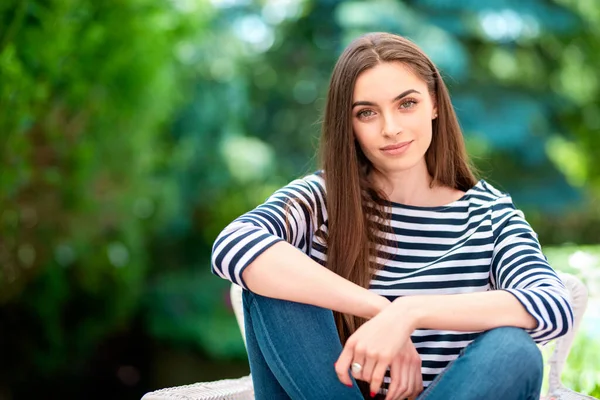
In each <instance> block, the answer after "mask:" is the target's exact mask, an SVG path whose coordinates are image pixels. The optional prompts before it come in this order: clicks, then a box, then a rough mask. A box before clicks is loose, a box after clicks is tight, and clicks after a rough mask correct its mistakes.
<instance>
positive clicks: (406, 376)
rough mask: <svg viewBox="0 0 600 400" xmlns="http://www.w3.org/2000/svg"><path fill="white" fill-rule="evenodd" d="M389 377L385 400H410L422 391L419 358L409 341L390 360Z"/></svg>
mask: <svg viewBox="0 0 600 400" xmlns="http://www.w3.org/2000/svg"><path fill="white" fill-rule="evenodd" d="M390 377H391V382H390V385H389V388H388V393H387V395H386V397H385V399H386V400H396V399H400V400H403V399H406V398H408V399H409V400H412V399H416V398H417V396H418V395H419V394H420V393H421V392H422V391H423V376H422V375H421V357H420V356H419V353H418V352H417V349H416V348H415V345H414V344H413V342H412V341H411V340H408V341H407V342H406V344H405V345H404V348H403V349H402V350H401V351H400V352H399V353H398V355H397V356H396V357H395V358H394V359H393V360H392V364H391V365H390Z"/></svg>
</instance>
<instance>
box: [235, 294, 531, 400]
mask: <svg viewBox="0 0 600 400" xmlns="http://www.w3.org/2000/svg"><path fill="white" fill-rule="evenodd" d="M243 301H244V323H245V329H246V344H247V347H248V357H249V361H250V370H251V373H252V381H253V384H254V391H255V396H256V400H266V399H269V400H278V399H293V400H321V399H322V400H329V399H350V400H359V399H363V395H362V394H361V392H360V390H359V388H358V386H357V384H356V382H354V381H353V382H354V386H353V387H352V388H349V387H346V386H345V385H344V384H342V383H341V382H340V381H339V380H338V378H337V375H336V373H335V370H334V366H333V363H334V362H335V361H336V360H337V358H338V357H339V355H340V353H341V351H342V345H341V343H340V340H339V337H338V334H337V330H336V328H335V323H334V320H333V313H332V311H331V310H327V309H324V308H320V307H316V306H311V305H306V304H300V303H294V302H290V301H284V300H277V299H272V298H268V297H264V296H260V295H257V294H254V293H251V292H249V291H247V290H244V293H243ZM542 375H543V364H542V356H541V353H540V351H539V350H538V348H537V346H536V345H535V343H534V342H533V340H532V339H531V338H530V336H529V335H528V334H527V333H526V332H525V331H524V330H522V329H519V328H513V327H503V328H496V329H492V330H490V331H488V332H485V333H484V334H482V335H480V336H479V337H478V338H477V339H476V340H475V341H473V342H472V343H471V344H470V345H469V346H467V347H466V348H465V349H463V351H462V352H461V355H460V356H459V358H457V359H456V360H455V361H453V362H452V363H451V364H450V365H449V366H448V367H447V368H446V369H445V370H444V372H443V373H442V374H440V375H438V377H437V378H436V379H435V380H434V381H433V382H432V383H431V384H430V385H429V387H428V388H427V390H426V391H424V392H423V393H421V395H420V396H419V398H418V400H442V399H443V400H453V399H460V400H471V399H473V400H475V399H486V400H495V399H498V400H499V399H503V400H504V399H510V400H513V399H514V400H534V399H536V400H537V399H539V397H540V388H541V384H542Z"/></svg>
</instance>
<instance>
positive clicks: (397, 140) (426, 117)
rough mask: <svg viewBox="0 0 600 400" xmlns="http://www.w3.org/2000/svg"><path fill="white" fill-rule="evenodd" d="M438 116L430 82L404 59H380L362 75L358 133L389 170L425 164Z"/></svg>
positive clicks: (375, 160)
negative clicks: (406, 63) (412, 69)
mask: <svg viewBox="0 0 600 400" xmlns="http://www.w3.org/2000/svg"><path fill="white" fill-rule="evenodd" d="M436 115H437V110H436V107H435V105H434V104H433V100H432V96H431V95H430V93H429V92H428V90H427V84H426V83H425V82H424V81H423V80H421V79H420V78H419V77H417V76H416V75H415V74H413V73H412V72H411V71H410V70H409V69H408V68H407V67H405V66H404V65H403V64H401V63H399V62H386V63H381V64H377V65H376V66H375V67H373V68H371V69H368V70H366V71H364V72H362V73H361V74H360V75H359V76H358V79H357V80H356V84H355V86H354V96H353V99H352V127H353V129H354V135H355V137H356V139H357V141H358V143H359V145H360V147H361V149H362V151H363V153H364V154H365V156H366V157H367V158H368V159H369V161H371V163H372V164H373V166H374V167H375V168H376V169H377V170H378V171H379V172H381V173H383V174H386V175H389V174H393V173H397V172H402V171H406V170H409V169H411V168H413V167H415V166H417V165H418V164H420V163H423V164H424V163H425V157H424V156H425V152H426V151H427V149H428V148H429V145H430V143H431V132H432V119H434V118H435V116H436Z"/></svg>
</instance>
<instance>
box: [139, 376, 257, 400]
mask: <svg viewBox="0 0 600 400" xmlns="http://www.w3.org/2000/svg"><path fill="white" fill-rule="evenodd" d="M142 400H254V389H253V388H252V379H251V378H250V376H245V377H243V378H239V379H223V380H220V381H214V382H200V383H194V384H192V385H185V386H177V387H172V388H166V389H160V390H156V391H154V392H149V393H146V394H145V395H144V397H142Z"/></svg>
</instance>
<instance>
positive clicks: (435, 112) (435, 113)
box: [431, 107, 438, 119]
mask: <svg viewBox="0 0 600 400" xmlns="http://www.w3.org/2000/svg"><path fill="white" fill-rule="evenodd" d="M431 115H432V117H431V119H436V118H437V117H438V110H437V107H433V112H432V114H431Z"/></svg>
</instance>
